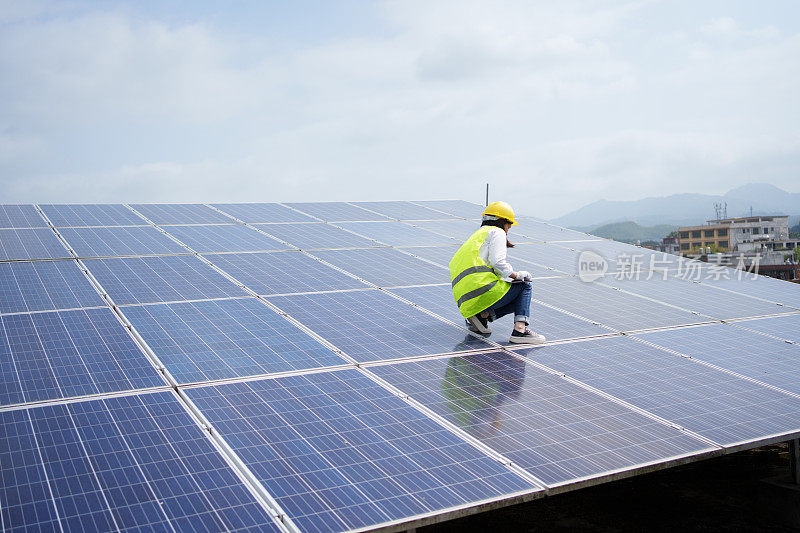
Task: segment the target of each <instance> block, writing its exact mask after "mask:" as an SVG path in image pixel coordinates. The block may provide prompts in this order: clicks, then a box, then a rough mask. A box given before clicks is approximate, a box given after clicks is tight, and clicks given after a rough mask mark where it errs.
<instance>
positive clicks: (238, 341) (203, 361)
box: [124, 298, 346, 383]
mask: <svg viewBox="0 0 800 533" xmlns="http://www.w3.org/2000/svg"><path fill="white" fill-rule="evenodd" d="M124 313H125V316H126V317H127V318H128V320H130V322H131V324H133V326H134V327H135V328H136V330H137V331H138V332H139V334H141V336H142V337H143V338H144V340H145V341H146V342H147V344H148V345H149V346H150V348H152V350H153V351H154V352H155V354H156V355H157V356H158V358H159V360H160V361H161V362H162V363H164V366H166V367H167V370H169V371H170V373H171V374H172V375H173V376H174V377H175V379H176V380H178V382H180V383H195V382H200V381H208V380H214V379H226V378H236V377H243V376H254V375H260V374H270V373H274V372H284V371H288V370H298V369H306V368H317V367H322V366H332V365H341V364H345V363H346V361H344V360H343V359H341V358H340V357H339V356H337V355H336V354H335V353H334V352H332V351H331V350H329V349H328V348H326V347H325V346H323V345H322V344H320V343H319V342H317V341H316V340H314V339H313V338H312V337H310V336H309V335H307V334H306V333H304V332H303V331H301V330H300V329H298V328H297V327H295V326H294V325H293V324H291V323H290V322H289V321H287V320H286V319H284V318H283V317H281V316H280V315H278V314H277V313H275V312H273V311H272V310H271V309H269V308H268V307H266V306H265V305H264V304H263V303H261V302H259V301H258V300H255V299H253V298H245V299H235V300H212V301H202V302H186V303H175V304H159V305H144V306H134V307H126V308H125V310H124Z"/></svg>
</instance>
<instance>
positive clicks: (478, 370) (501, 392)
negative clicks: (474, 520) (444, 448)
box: [371, 352, 712, 486]
mask: <svg viewBox="0 0 800 533" xmlns="http://www.w3.org/2000/svg"><path fill="white" fill-rule="evenodd" d="M371 370H372V371H373V372H375V373H376V374H378V375H379V376H380V377H382V378H384V379H386V380H387V381H388V382H389V383H391V384H392V385H394V386H396V387H397V388H399V389H400V390H402V391H403V392H405V393H408V394H409V395H410V396H411V397H412V398H415V399H417V400H418V401H420V402H422V403H423V404H424V405H425V406H426V407H428V408H430V409H432V410H433V411H435V412H436V413H437V414H439V415H441V416H443V417H445V418H447V419H448V420H449V421H450V422H452V423H453V424H455V425H456V426H459V427H460V428H462V429H464V430H465V431H466V432H468V433H469V434H471V435H472V436H474V437H476V438H478V439H480V440H481V441H483V442H484V443H486V444H488V445H489V446H491V447H492V448H493V449H495V450H498V451H499V452H500V453H502V454H503V455H504V456H506V457H508V458H509V459H511V460H512V461H513V462H514V463H515V464H518V465H520V466H521V467H523V468H525V469H526V470H528V471H529V472H530V473H531V474H533V475H535V476H536V477H537V478H538V479H541V480H542V481H544V482H545V483H546V484H548V485H550V486H552V485H559V484H564V483H567V482H570V481H577V480H580V479H582V478H589V477H598V476H602V475H604V474H610V473H612V472H616V471H624V470H629V469H633V468H636V467H637V466H644V465H647V464H648V463H650V462H652V461H664V460H666V459H667V458H675V457H680V456H685V455H694V454H698V453H701V452H704V451H710V450H711V449H712V448H711V447H710V446H709V445H708V444H707V443H705V442H703V441H701V440H698V439H695V438H692V437H691V436H688V435H686V434H684V433H682V432H680V431H678V430H677V429H674V428H672V427H670V426H668V425H666V424H662V423H659V422H656V421H654V420H651V419H648V418H647V417H645V416H644V415H642V414H639V413H637V412H636V411H633V410H631V409H629V408H627V407H625V406H623V405H620V404H618V403H615V402H612V401H611V400H608V399H606V398H604V397H602V396H600V395H599V394H596V393H594V392H590V391H587V390H585V389H582V388H581V387H579V386H577V385H574V384H572V383H570V382H568V381H566V380H564V379H562V378H560V377H557V376H555V375H553V374H548V373H546V372H544V371H542V370H539V369H537V368H535V367H532V366H530V365H526V363H525V362H523V361H521V360H519V359H517V358H516V357H514V356H512V355H510V354H508V353H507V352H491V353H486V354H480V355H470V356H456V357H450V358H441V359H433V360H430V359H429V360H426V361H420V362H414V363H400V364H393V365H386V366H378V367H374V368H372V369H371Z"/></svg>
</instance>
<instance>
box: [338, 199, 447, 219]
mask: <svg viewBox="0 0 800 533" xmlns="http://www.w3.org/2000/svg"><path fill="white" fill-rule="evenodd" d="M353 204H354V205H357V206H359V207H363V208H365V209H369V210H370V211H375V212H376V213H379V214H381V215H385V216H387V217H390V218H396V219H398V220H436V219H452V218H453V215H448V214H446V213H442V212H441V211H434V210H432V209H428V208H427V207H423V206H421V205H415V204H412V203H410V202H353Z"/></svg>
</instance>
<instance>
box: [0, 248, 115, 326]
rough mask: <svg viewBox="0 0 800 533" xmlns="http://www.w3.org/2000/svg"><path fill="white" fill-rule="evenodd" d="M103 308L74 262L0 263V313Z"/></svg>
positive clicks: (102, 303)
mask: <svg viewBox="0 0 800 533" xmlns="http://www.w3.org/2000/svg"><path fill="white" fill-rule="evenodd" d="M104 305H105V302H104V301H103V299H102V298H100V295H99V294H97V291H96V290H95V289H94V287H92V285H91V284H90V283H89V280H87V279H86V276H84V275H83V272H81V271H80V269H79V268H78V265H77V263H76V262H75V261H32V262H28V261H18V262H13V263H0V313H24V312H27V311H44V310H50V309H53V310H55V309H72V308H75V307H95V306H104Z"/></svg>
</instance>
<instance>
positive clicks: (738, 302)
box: [602, 275, 787, 319]
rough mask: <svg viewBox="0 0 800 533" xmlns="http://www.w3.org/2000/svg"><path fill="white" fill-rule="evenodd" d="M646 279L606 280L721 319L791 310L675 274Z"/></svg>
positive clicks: (607, 283)
mask: <svg viewBox="0 0 800 533" xmlns="http://www.w3.org/2000/svg"><path fill="white" fill-rule="evenodd" d="M646 278H647V276H640V279H631V280H626V279H622V280H617V279H614V277H613V276H607V277H606V278H603V280H602V283H603V284H606V285H612V286H614V287H619V288H620V289H623V290H626V291H630V292H632V293H635V294H640V295H642V296H646V297H648V298H654V299H656V300H658V301H661V302H666V303H668V304H672V305H675V306H678V307H683V308H684V309H688V310H689V311H694V312H696V313H702V314H704V315H706V316H710V317H713V318H717V319H731V318H743V317H748V316H759V315H772V314H776V313H784V312H786V311H787V309H786V308H785V307H782V306H780V305H778V304H774V303H770V302H764V301H761V300H756V299H754V298H748V297H747V296H741V295H739V294H735V293H732V292H725V291H720V290H717V289H714V288H713V287H708V286H705V285H701V284H699V283H691V282H688V281H685V280H682V279H678V278H675V277H671V276H669V277H666V278H664V276H662V275H655V276H653V277H652V278H650V279H646Z"/></svg>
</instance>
